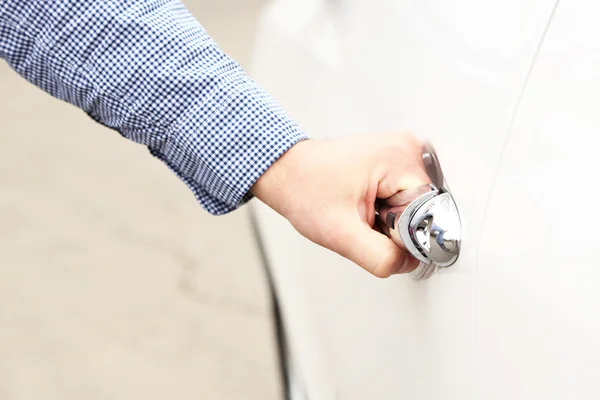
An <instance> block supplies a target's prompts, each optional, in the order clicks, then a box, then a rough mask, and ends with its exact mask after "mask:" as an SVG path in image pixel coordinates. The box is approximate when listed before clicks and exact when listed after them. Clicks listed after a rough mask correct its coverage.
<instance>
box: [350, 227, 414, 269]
mask: <svg viewBox="0 0 600 400" xmlns="http://www.w3.org/2000/svg"><path fill="white" fill-rule="evenodd" d="M346 229H347V231H346V234H341V235H340V239H342V242H341V243H340V245H341V246H340V247H341V249H340V251H339V253H340V255H342V256H344V257H346V258H348V259H349V260H351V261H353V262H354V263H356V264H358V265H359V266H361V267H362V268H364V269H365V270H367V271H368V272H370V273H372V274H373V275H375V276H377V277H379V278H387V277H389V276H390V275H393V274H398V273H404V272H408V271H409V270H413V269H414V268H416V265H414V259H413V258H412V257H410V256H408V254H407V253H406V252H405V251H403V250H402V249H400V248H399V247H398V246H396V244H395V243H394V242H393V241H392V240H391V239H389V238H388V237H387V236H385V235H383V234H382V233H380V232H378V231H376V230H373V229H372V228H371V227H370V226H368V225H367V224H366V223H364V222H363V221H359V222H357V223H356V224H354V226H348V227H346Z"/></svg>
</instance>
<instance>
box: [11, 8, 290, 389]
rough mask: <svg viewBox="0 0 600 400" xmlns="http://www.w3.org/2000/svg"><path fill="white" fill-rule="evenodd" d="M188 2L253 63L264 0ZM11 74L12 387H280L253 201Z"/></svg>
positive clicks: (218, 36) (227, 45)
mask: <svg viewBox="0 0 600 400" xmlns="http://www.w3.org/2000/svg"><path fill="white" fill-rule="evenodd" d="M184 3H186V5H187V6H188V7H189V8H190V9H191V11H192V12H193V13H194V15H195V16H196V17H197V18H198V19H199V21H200V22H201V23H202V24H203V25H204V27H205V28H206V29H207V31H208V32H209V34H210V35H211V36H212V37H213V38H214V39H215V40H216V41H217V43H219V44H220V46H221V48H222V49H223V50H225V52H226V53H228V54H229V55H230V56H232V57H233V58H234V59H236V60H237V61H239V62H240V63H241V64H242V66H244V67H245V66H247V64H248V62H249V59H250V56H251V53H252V39H253V32H254V30H255V23H256V17H257V15H258V13H259V10H260V9H261V7H262V6H263V4H262V3H263V1H262V0H244V1H235V0H185V1H184ZM0 88H1V92H2V94H1V95H0V117H1V118H2V127H1V128H0V129H1V133H0V399H2V400H29V399H45V400H51V399H60V400H71V399H77V400H80V399H128V400H130V399H142V398H143V399H146V400H152V399H161V400H162V399H165V398H176V399H178V400H185V399H208V398H210V399H241V398H243V399H261V400H270V399H280V398H282V395H281V383H280V375H279V369H278V368H279V365H278V359H277V351H276V346H275V335H274V328H273V322H272V313H271V308H270V307H271V304H270V297H269V296H270V295H269V292H268V288H267V281H266V277H265V273H264V267H263V265H262V263H261V260H260V255H259V252H258V249H257V246H256V242H255V240H254V238H253V236H252V229H251V225H250V220H249V215H248V210H246V209H241V210H238V211H236V212H234V213H232V214H230V215H227V216H224V217H213V216H210V215H209V214H208V213H207V212H205V211H204V210H203V209H202V208H201V207H200V206H199V205H198V204H197V203H196V201H195V199H194V196H193V195H192V194H191V192H190V191H189V190H188V189H187V188H186V187H185V185H184V184H183V183H181V182H180V181H179V180H178V179H177V178H176V177H175V176H174V175H173V174H172V173H171V172H169V171H168V170H167V168H166V167H165V166H163V164H162V163H161V162H160V161H158V160H157V159H154V158H153V157H151V156H150V155H149V153H148V151H147V150H146V149H145V148H144V147H142V146H139V145H137V144H134V143H132V142H129V141H127V140H125V139H123V138H121V137H120V135H118V134H117V133H115V132H113V131H109V130H108V129H106V128H103V127H101V126H100V125H98V124H95V123H94V122H92V121H91V120H90V119H89V118H88V117H87V116H85V115H84V113H83V112H81V111H79V110H78V109H76V108H74V107H72V106H70V105H68V104H66V103H63V102H60V101H58V100H55V99H53V98H51V97H50V96H49V95H47V94H45V93H43V92H42V91H40V90H39V89H37V88H35V87H33V86H32V85H30V84H28V83H27V82H25V81H24V80H22V79H21V78H20V77H18V76H17V75H16V74H15V73H14V72H13V71H11V70H10V69H9V68H8V67H7V66H6V64H5V63H4V62H2V63H0ZM233 227H235V229H236V232H237V234H236V235H235V237H232V236H230V234H229V233H230V231H231V229H232V228H233ZM233 250H234V251H233Z"/></svg>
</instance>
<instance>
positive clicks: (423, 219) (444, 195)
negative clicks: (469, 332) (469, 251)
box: [378, 144, 461, 279]
mask: <svg viewBox="0 0 600 400" xmlns="http://www.w3.org/2000/svg"><path fill="white" fill-rule="evenodd" d="M423 162H424V166H425V169H426V171H427V174H428V176H429V178H430V179H431V181H432V184H430V185H427V186H426V187H421V188H417V189H416V190H415V193H421V194H420V195H418V196H417V197H416V198H414V199H413V200H412V201H411V202H410V203H409V204H408V205H385V206H383V207H381V208H379V213H378V215H379V217H380V219H381V220H382V221H383V222H384V225H385V227H386V228H387V229H385V230H384V232H385V233H386V234H388V236H390V238H391V239H392V240H393V241H394V242H395V243H396V244H398V245H399V246H401V247H404V248H406V250H407V251H408V252H409V253H410V254H411V255H412V256H413V257H415V258H416V259H417V260H419V261H420V262H421V264H422V265H421V266H420V267H419V268H418V269H417V271H415V273H414V274H413V277H415V278H416V279H427V278H429V277H430V276H431V275H433V273H434V272H436V270H437V269H438V268H446V267H449V266H451V265H452V264H454V263H455V262H456V260H457V259H458V256H459V254H460V244H461V223H460V215H459V212H458V208H457V206H456V203H455V201H454V199H453V197H452V195H451V194H450V192H449V191H448V189H447V185H446V182H445V180H444V174H443V172H442V168H441V166H440V163H439V160H438V157H437V154H436V153H435V150H434V149H433V147H432V146H431V145H430V144H426V145H425V146H424V149H423Z"/></svg>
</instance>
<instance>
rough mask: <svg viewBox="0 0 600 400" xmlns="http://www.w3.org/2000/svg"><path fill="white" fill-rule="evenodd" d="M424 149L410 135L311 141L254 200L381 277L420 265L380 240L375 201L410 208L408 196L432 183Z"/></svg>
mask: <svg viewBox="0 0 600 400" xmlns="http://www.w3.org/2000/svg"><path fill="white" fill-rule="evenodd" d="M429 182H430V181H429V178H428V177H427V174H426V173H425V169H424V167H423V161H422V144H421V143H420V142H419V141H418V140H417V139H416V138H415V137H413V136H412V135H409V134H398V133H389V134H380V135H368V136H357V137H352V138H345V139H331V140H305V141H302V142H299V143H297V144H296V145H294V146H293V147H292V148H290V149H289V150H288V151H287V152H286V153H285V154H284V155H283V156H281V157H280V158H279V160H277V161H276V162H275V163H274V164H273V165H272V166H271V167H270V168H269V169H268V170H267V171H266V172H265V173H264V174H263V175H262V176H261V177H260V178H259V179H258V181H257V182H256V183H255V184H254V186H253V188H252V193H253V194H254V195H255V196H256V197H257V198H259V199H260V200H261V201H263V202H264V203H266V204H267V205H268V206H269V207H271V208H273V209H274V210H275V211H277V212H278V213H279V214H281V215H283V216H284V217H285V218H286V219H287V220H288V221H290V223H291V224H292V225H293V226H294V227H295V228H296V230H297V231H298V232H300V234H302V235H303V236H305V237H306V238H308V239H309V240H311V241H313V242H314V243H317V244H319V245H321V246H324V247H326V248H328V249H330V250H332V251H334V252H336V253H338V254H340V255H341V256H343V257H346V258H348V259H349V260H351V261H353V262H354V263H356V264H358V265H359V266H361V267H362V268H364V269H365V270H367V271H368V272H370V273H372V274H373V275H375V276H377V277H381V278H386V277H389V276H390V275H392V274H398V273H407V272H411V271H412V270H414V269H415V268H416V267H417V266H418V261H417V260H416V259H414V258H413V257H411V256H410V255H409V254H408V253H407V252H406V250H405V249H403V248H400V247H398V246H397V245H396V244H394V242H392V240H391V239H389V238H388V237H387V236H385V235H384V234H382V233H381V231H380V230H379V228H378V226H377V224H376V223H375V200H376V199H387V200H386V201H385V202H386V203H387V205H389V206H392V207H393V206H401V205H402V204H395V203H396V202H398V201H404V202H406V199H404V197H406V196H403V195H402V192H403V191H405V190H408V189H412V188H416V187H419V186H421V185H424V184H427V183H429Z"/></svg>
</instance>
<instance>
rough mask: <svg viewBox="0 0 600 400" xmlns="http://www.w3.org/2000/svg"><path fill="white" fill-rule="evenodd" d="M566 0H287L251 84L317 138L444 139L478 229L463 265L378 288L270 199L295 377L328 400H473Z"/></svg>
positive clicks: (267, 222)
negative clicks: (529, 127) (545, 64)
mask: <svg viewBox="0 0 600 400" xmlns="http://www.w3.org/2000/svg"><path fill="white" fill-rule="evenodd" d="M555 5H556V2H555V1H553V0H552V1H551V0H527V1H523V0H508V1H504V2H479V1H468V0H460V1H453V2H446V1H441V0H439V1H435V0H419V1H417V0H411V1H409V0H404V1H403V0H379V1H369V2H365V1H358V0H356V1H355V0H337V1H318V0H310V1H308V0H304V1H294V0H278V1H275V2H273V3H271V4H270V6H269V7H267V8H266V9H265V11H264V14H263V16H262V18H261V20H260V21H259V27H260V28H259V33H258V35H257V39H256V46H255V52H254V63H253V66H252V68H251V71H250V72H251V75H252V76H253V77H254V78H255V79H256V80H257V81H258V82H259V83H260V84H261V85H262V86H263V87H265V88H266V89H267V90H268V91H269V92H270V93H271V94H272V95H273V96H274V97H275V98H276V99H277V100H278V101H279V103H280V104H281V105H282V106H283V107H284V108H285V109H286V110H287V111H288V112H289V113H290V114H291V115H292V116H293V117H294V118H295V119H297V120H298V122H299V123H300V125H301V126H302V127H303V128H304V129H305V130H306V131H307V132H308V133H309V135H310V136H312V137H315V138H319V137H339V136H344V135H350V134H355V133H368V132H375V131H385V130H411V131H413V132H415V133H417V134H419V135H421V136H423V137H425V138H428V139H430V140H432V142H433V143H434V144H435V146H436V149H437V150H438V153H439V156H440V159H441V161H442V165H443V167H444V172H445V175H446V178H447V180H448V182H449V183H450V186H451V188H452V190H453V194H454V196H455V199H456V201H457V203H458V206H459V208H460V211H461V215H462V219H463V251H462V254H461V258H460V260H459V262H458V263H457V264H456V265H455V266H453V267H452V268H450V269H449V270H447V271H445V272H444V273H442V274H440V275H438V276H435V277H434V278H433V279H431V280H428V281H426V282H415V281H413V280H411V278H410V277H406V276H396V277H392V278H390V279H388V280H378V279H376V278H373V277H371V276H368V275H367V274H366V273H365V272H364V271H362V270H360V269H359V268H358V267H356V266H354V265H352V264H351V263H349V262H348V261H346V260H344V259H342V258H341V257H339V256H337V255H335V254H332V253H331V252H329V251H326V250H324V249H322V248H319V247H317V246H315V245H314V244H312V243H310V242H309V241H307V240H305V239H303V238H302V237H301V236H299V235H298V234H297V233H296V232H295V231H294V230H293V228H291V226H290V225H289V224H288V223H287V222H286V221H284V220H283V219H282V218H281V217H279V216H278V215H277V214H275V213H274V212H272V211H270V210H268V209H267V208H266V207H264V206H262V205H260V204H255V207H256V209H255V211H256V216H257V223H258V227H259V230H260V232H261V236H262V237H263V242H264V247H265V252H266V255H267V258H268V261H269V264H270V265H271V269H272V274H273V280H274V283H275V286H276V290H277V296H278V298H279V302H280V306H281V310H282V313H283V317H284V324H285V328H286V333H287V341H288V345H289V347H290V352H291V354H292V357H293V360H294V373H295V375H296V379H297V380H298V381H299V382H300V385H301V386H302V388H303V391H304V394H305V397H306V398H308V399H311V400H315V399H361V400H364V399H398V398H410V399H439V398H441V399H461V400H463V399H469V398H477V397H475V395H476V393H477V388H476V386H475V384H474V380H473V379H474V378H473V377H474V376H476V374H477V373H478V371H477V370H476V369H477V368H478V365H479V364H478V362H477V361H478V360H479V358H478V357H480V356H481V353H478V352H477V351H476V349H477V347H476V341H475V336H476V332H477V329H479V328H478V327H477V319H476V316H477V314H476V312H477V311H478V310H477V309H476V308H475V303H474V299H475V295H476V293H477V291H476V284H477V281H476V279H479V277H478V276H477V275H476V274H475V273H476V271H477V263H478V249H479V246H480V238H481V237H482V236H481V232H482V229H483V227H484V221H485V219H486V205H487V203H488V200H489V197H490V193H491V190H492V186H493V182H494V177H495V174H496V171H497V167H498V165H499V162H500V159H501V154H502V150H503V145H504V142H505V139H506V136H507V134H508V132H509V130H510V128H511V124H512V121H513V118H514V115H515V112H516V109H517V105H518V104H519V99H520V96H521V94H522V89H523V87H524V85H525V82H526V80H527V77H528V74H529V71H530V68H531V66H532V65H533V61H534V59H535V55H536V51H537V49H538V46H539V45H540V43H541V42H542V39H543V36H544V33H545V30H546V28H547V25H548V22H549V21H550V19H551V15H552V13H553V11H554V7H555Z"/></svg>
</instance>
